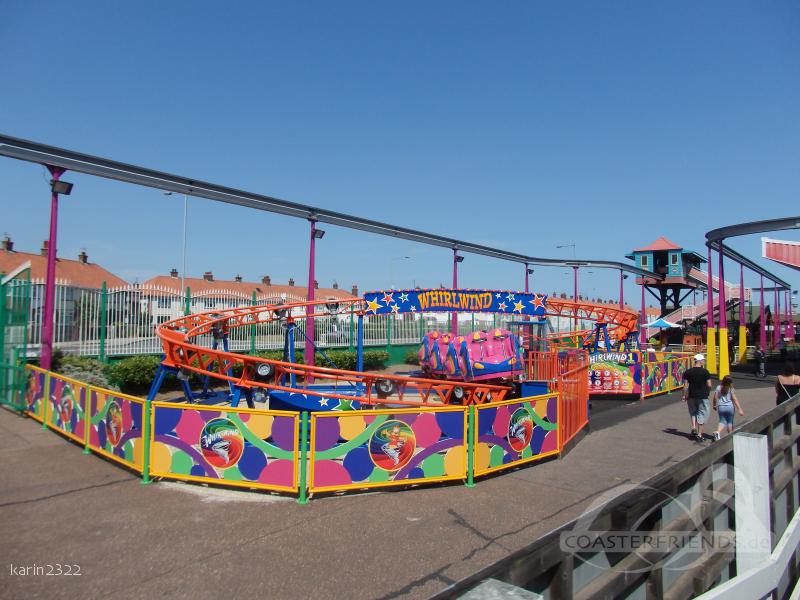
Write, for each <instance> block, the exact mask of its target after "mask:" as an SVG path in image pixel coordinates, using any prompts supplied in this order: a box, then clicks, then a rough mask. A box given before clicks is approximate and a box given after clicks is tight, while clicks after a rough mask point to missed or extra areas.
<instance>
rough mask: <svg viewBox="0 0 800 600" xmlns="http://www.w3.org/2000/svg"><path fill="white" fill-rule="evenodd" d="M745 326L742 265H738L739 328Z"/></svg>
mask: <svg viewBox="0 0 800 600" xmlns="http://www.w3.org/2000/svg"><path fill="white" fill-rule="evenodd" d="M742 325H746V323H745V316H744V265H742V264H740V265H739V327H741V326H742Z"/></svg>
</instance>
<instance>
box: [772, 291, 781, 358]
mask: <svg viewBox="0 0 800 600" xmlns="http://www.w3.org/2000/svg"><path fill="white" fill-rule="evenodd" d="M772 308H773V310H772V346H773V347H774V348H777V347H778V342H780V340H781V293H780V292H779V291H778V284H777V283H775V306H773V307H772Z"/></svg>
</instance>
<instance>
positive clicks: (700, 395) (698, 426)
mask: <svg viewBox="0 0 800 600" xmlns="http://www.w3.org/2000/svg"><path fill="white" fill-rule="evenodd" d="M705 360H706V357H705V356H703V355H702V354H695V355H694V366H693V367H692V368H690V369H686V371H684V373H683V381H684V383H687V384H688V385H685V386H684V387H683V394H682V395H681V399H682V400H683V401H684V402H686V406H687V407H688V408H689V417H690V418H691V420H692V433H691V439H693V440H696V441H698V442H701V443H702V441H703V425H704V424H705V422H706V419H707V418H708V392H709V390H710V389H711V373H709V372H708V371H707V370H706V368H705V366H704V364H705Z"/></svg>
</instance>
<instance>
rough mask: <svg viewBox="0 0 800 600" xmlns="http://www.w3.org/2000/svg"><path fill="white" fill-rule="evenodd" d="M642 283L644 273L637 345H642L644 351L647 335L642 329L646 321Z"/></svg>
mask: <svg viewBox="0 0 800 600" xmlns="http://www.w3.org/2000/svg"><path fill="white" fill-rule="evenodd" d="M644 285H645V278H644V275H642V312H641V314H640V315H639V345H640V346H641V347H642V351H644V349H645V348H646V346H647V336H646V332H645V330H644V324H645V323H647V314H646V312H645V305H644Z"/></svg>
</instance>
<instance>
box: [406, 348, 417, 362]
mask: <svg viewBox="0 0 800 600" xmlns="http://www.w3.org/2000/svg"><path fill="white" fill-rule="evenodd" d="M403 362H404V363H405V364H407V365H418V364H419V351H418V350H408V351H407V352H406V355H405V357H404V358H403Z"/></svg>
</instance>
